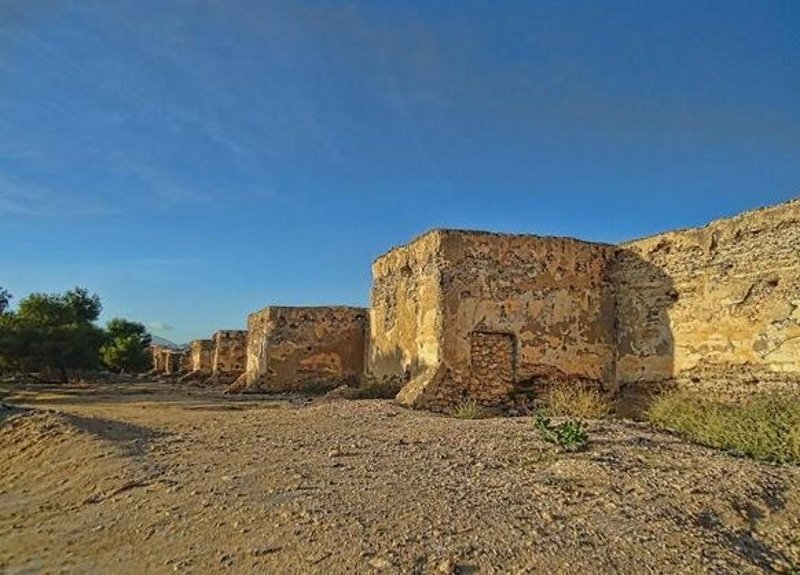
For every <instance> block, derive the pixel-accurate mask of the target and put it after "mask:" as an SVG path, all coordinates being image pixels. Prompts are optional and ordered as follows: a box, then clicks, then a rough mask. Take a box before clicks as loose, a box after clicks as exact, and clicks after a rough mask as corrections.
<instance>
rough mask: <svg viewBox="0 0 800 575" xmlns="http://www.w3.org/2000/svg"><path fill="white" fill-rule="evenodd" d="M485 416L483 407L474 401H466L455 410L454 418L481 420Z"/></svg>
mask: <svg viewBox="0 0 800 575" xmlns="http://www.w3.org/2000/svg"><path fill="white" fill-rule="evenodd" d="M485 416H486V413H485V412H484V410H483V407H481V405H480V404H479V403H478V402H477V401H475V400H474V399H465V400H464V401H462V402H461V403H459V404H458V405H457V406H456V407H455V408H454V409H453V417H456V418H458V419H481V418H483V417H485Z"/></svg>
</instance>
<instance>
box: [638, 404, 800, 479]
mask: <svg viewBox="0 0 800 575" xmlns="http://www.w3.org/2000/svg"><path fill="white" fill-rule="evenodd" d="M647 418H648V420H649V421H650V422H651V423H652V424H653V425H656V426H658V427H661V428H665V429H668V430H671V431H674V432H677V433H679V434H680V435H682V436H684V437H686V438H687V439H689V440H691V441H695V442H697V443H701V444H703V445H707V446H709V447H715V448H718V449H725V450H728V451H731V452H734V453H737V454H742V455H747V456H749V457H752V458H754V459H759V460H762V461H769V462H772V463H795V464H800V397H797V396H792V395H789V394H784V393H764V394H760V395H757V396H754V397H753V398H751V399H748V400H746V401H743V402H740V403H724V402H721V401H715V400H711V399H707V398H704V397H701V396H700V395H698V394H696V393H691V392H687V391H675V392H671V393H667V394H664V395H661V396H659V397H657V398H656V399H655V400H654V401H653V402H652V403H651V405H650V408H649V409H648V411H647Z"/></svg>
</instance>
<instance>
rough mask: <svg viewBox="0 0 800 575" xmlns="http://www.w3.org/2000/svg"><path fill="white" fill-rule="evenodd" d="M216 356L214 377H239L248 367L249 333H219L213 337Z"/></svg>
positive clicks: (213, 361)
mask: <svg viewBox="0 0 800 575" xmlns="http://www.w3.org/2000/svg"><path fill="white" fill-rule="evenodd" d="M212 340H213V342H214V356H213V360H212V365H211V369H212V371H213V373H214V375H217V376H221V375H231V376H238V375H239V374H241V373H244V370H245V368H246V366H247V332H246V331H243V330H224V331H218V332H216V333H215V334H214V335H213V336H212Z"/></svg>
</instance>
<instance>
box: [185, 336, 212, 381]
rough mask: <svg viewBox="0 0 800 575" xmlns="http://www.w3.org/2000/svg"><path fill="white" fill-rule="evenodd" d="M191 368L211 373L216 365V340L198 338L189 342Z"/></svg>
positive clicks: (199, 371)
mask: <svg viewBox="0 0 800 575" xmlns="http://www.w3.org/2000/svg"><path fill="white" fill-rule="evenodd" d="M189 353H190V360H189V370H190V371H192V372H195V373H211V372H212V371H213V366H214V341H213V340H211V339H196V340H194V341H192V342H191V343H190V344H189Z"/></svg>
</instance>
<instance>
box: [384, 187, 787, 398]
mask: <svg viewBox="0 0 800 575" xmlns="http://www.w3.org/2000/svg"><path fill="white" fill-rule="evenodd" d="M372 272H373V278H374V283H373V289H372V302H371V322H370V328H371V347H370V350H369V371H370V372H371V375H373V376H375V377H377V378H404V379H405V380H406V381H407V382H408V383H407V385H406V386H405V388H404V389H403V390H402V391H401V393H400V394H399V395H398V399H399V400H400V401H401V402H402V403H405V404H407V405H412V406H415V407H424V408H433V409H441V408H444V407H447V406H451V405H453V404H455V403H457V402H459V401H461V400H462V399H463V398H466V397H469V398H472V399H476V400H478V401H479V402H481V403H484V404H487V405H491V404H501V403H503V402H504V401H505V400H506V399H507V398H508V396H509V394H513V393H516V392H518V391H524V390H526V389H528V388H537V387H538V386H541V385H553V384H558V385H562V384H563V385H575V384H581V385H597V386H600V387H602V388H603V389H605V390H608V391H610V392H618V391H621V390H622V391H624V392H625V393H629V392H632V391H636V390H642V389H645V390H652V389H654V388H657V387H660V386H661V384H676V385H693V386H695V387H702V388H705V389H707V390H708V391H710V392H713V393H715V394H725V395H729V396H738V395H746V394H749V393H752V392H753V391H754V390H762V389H767V388H772V387H789V388H791V389H794V390H798V391H800V200H796V201H794V202H789V203H787V204H784V205H780V206H774V207H770V208H765V209H762V210H756V211H754V212H748V213H745V214H741V215H739V216H736V217H734V218H730V219H725V220H719V221H716V222H713V223H712V224H710V225H708V226H706V227H704V228H699V229H691V230H684V231H677V232H670V233H665V234H660V235H658V236H654V237H651V238H646V239H642V240H637V241H633V242H629V243H626V244H623V245H620V246H611V245H603V244H592V243H587V242H582V241H579V240H573V239H568V238H546V237H537V236H521V235H503V234H491V233H485V232H469V231H455V230H434V231H432V232H429V233H427V234H424V235H422V236H420V237H419V238H417V239H416V240H414V241H413V242H411V243H410V244H408V245H406V246H402V247H399V248H396V249H394V250H392V251H390V252H389V253H387V254H385V255H384V256H382V257H380V258H378V260H376V262H375V263H374V264H373V267H372Z"/></svg>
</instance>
